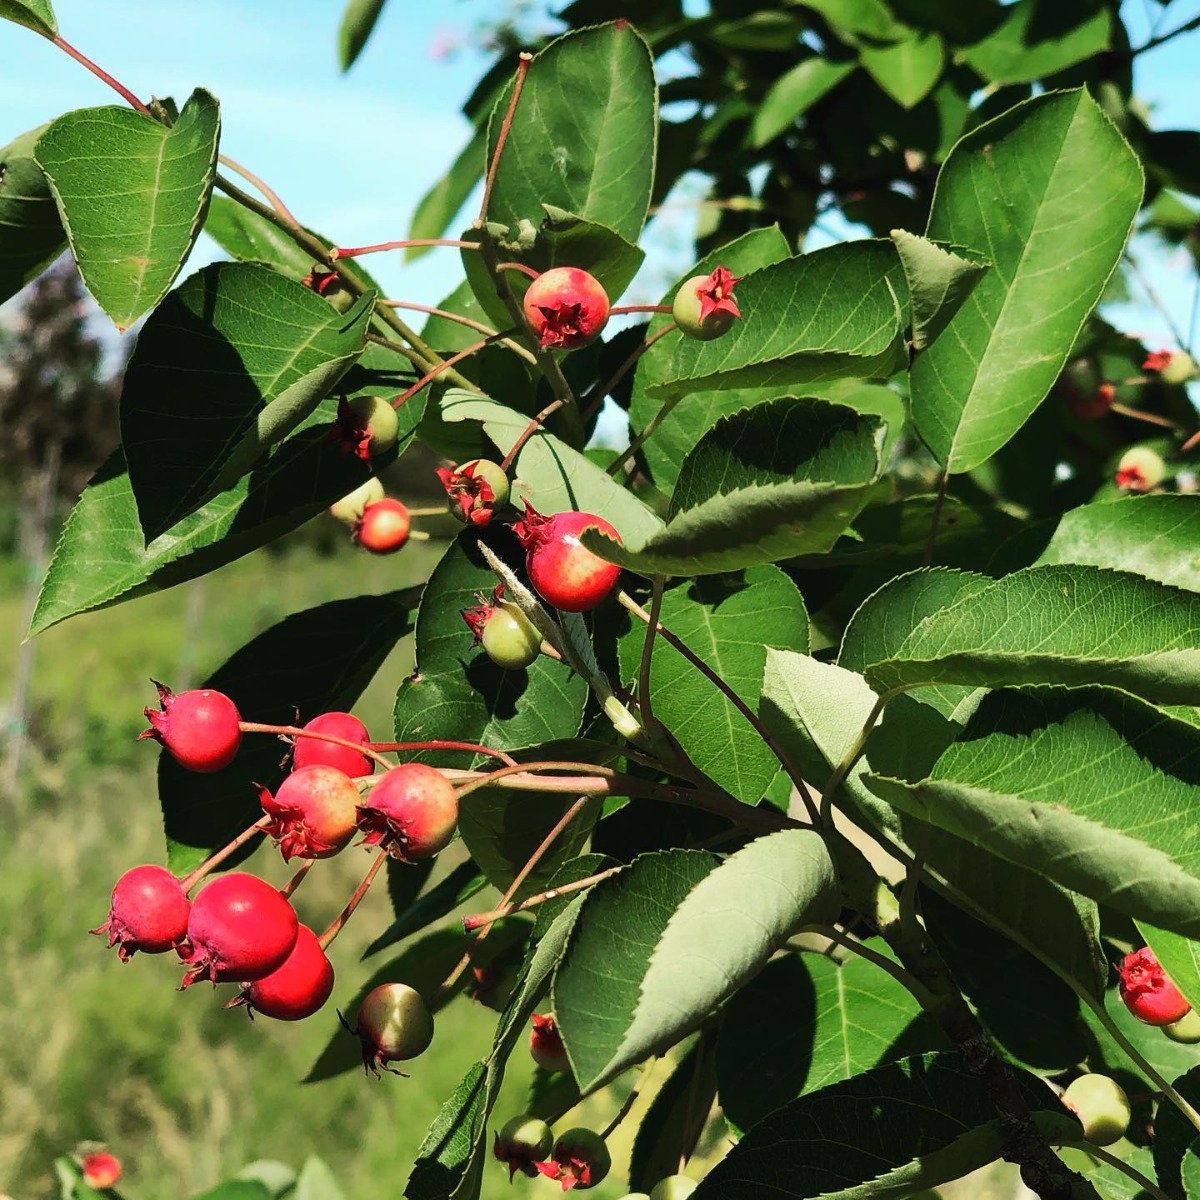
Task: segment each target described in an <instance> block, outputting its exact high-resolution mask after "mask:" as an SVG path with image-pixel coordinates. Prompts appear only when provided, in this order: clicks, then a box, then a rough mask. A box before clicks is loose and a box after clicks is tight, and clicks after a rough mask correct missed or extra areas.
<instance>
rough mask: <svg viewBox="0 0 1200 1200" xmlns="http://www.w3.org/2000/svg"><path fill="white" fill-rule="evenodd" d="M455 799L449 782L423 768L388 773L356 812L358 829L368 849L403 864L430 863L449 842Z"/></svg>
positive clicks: (405, 766) (418, 765)
mask: <svg viewBox="0 0 1200 1200" xmlns="http://www.w3.org/2000/svg"><path fill="white" fill-rule="evenodd" d="M457 824H458V797H457V795H456V794H455V791H454V788H453V786H452V785H451V783H450V781H449V780H448V779H447V778H446V777H445V775H443V774H442V773H441V771H436V770H434V768H433V767H427V766H426V765H425V764H424V763H402V764H401V765H400V766H398V767H393V768H392V769H391V770H390V771H387V772H386V773H385V774H384V775H383V776H382V777H381V778H380V780H379V782H378V783H377V784H375V786H374V787H373V788H371V790H370V792H368V793H367V797H366V799H365V800H364V801H363V803H362V804H360V805H359V807H358V827H359V829H361V830H362V831H363V833H365V834H366V835H367V836H366V838H365V839H364V840H365V842H366V844H367V845H368V846H379V847H381V848H382V849H384V850H386V851H387V852H388V854H390V855H391V856H392V857H393V858H398V859H400V860H401V861H402V862H416V861H418V860H420V859H423V858H432V857H433V856H434V855H435V854H437V853H438V852H439V851H441V850H444V849H445V848H446V847H447V846H448V845H449V844H450V841H451V839H452V838H453V837H454V831H455V828H456V827H457Z"/></svg>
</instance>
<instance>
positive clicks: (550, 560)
mask: <svg viewBox="0 0 1200 1200" xmlns="http://www.w3.org/2000/svg"><path fill="white" fill-rule="evenodd" d="M593 527H594V528H597V529H599V530H600V532H601V533H603V534H606V535H607V536H608V537H610V538H612V539H613V541H615V542H616V543H617V544H618V545H619V544H620V542H621V535H620V534H619V533H617V531H616V530H615V529H614V528H613V527H612V526H611V525H610V524H609V523H608V522H607V521H606V520H604V518H603V517H597V516H594V515H593V514H592V513H584V512H562V513H555V515H554V516H552V517H544V516H542V514H541V513H540V512H538V511H537V509H535V508H534V507H533V505H532V504H530V503H529V501H528V500H526V501H525V516H524V517H523V518H522V519H521V520H520V521H518V522H517V523H516V524H515V525H514V526H513V532H514V533H515V534H516V535H517V540H518V541H519V542H520V543H521V545H522V546H523V547H524V548H525V570H526V572H527V573H528V575H529V582H530V583H532V584H533V587H534V590H535V591H536V592H537V594H538V595H539V596H541V598H542V599H543V600H545V601H546V603H547V604H552V605H553V606H554V607H555V608H559V609H562V610H563V611H564V612H586V611H587V610H588V609H590V608H595V607H596V605H597V604H599V603H600V602H601V601H602V600H603V599H604V598H605V597H606V596H607V595H608V594H609V592H611V591H612V590H613V588H614V587H615V586H616V583H617V579H618V577H619V576H620V574H621V568H620V567H618V566H617V565H616V564H615V563H610V562H605V560H604V559H602V558H601V557H600V556H599V555H598V554H593V553H592V552H591V551H590V550H589V549H588V548H587V547H586V546H585V545H584V544H583V543H582V542H581V541H580V540H579V535H580V533H581V532H582V531H583V530H585V529H589V528H593Z"/></svg>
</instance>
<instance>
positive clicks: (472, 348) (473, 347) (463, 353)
mask: <svg viewBox="0 0 1200 1200" xmlns="http://www.w3.org/2000/svg"><path fill="white" fill-rule="evenodd" d="M516 332H517V331H516V330H515V329H505V330H502V331H501V332H500V333H493V334H490V335H489V336H488V337H485V338H481V339H480V340H479V341H477V342H472V343H471V344H470V345H469V346H468V347H467V348H466V349H465V350H460V351H459V352H458V353H457V354H452V355H451V356H450V357H449V358H448V359H446V360H445V362H441V363H439V364H438V365H437V366H436V367H434V368H433V370H432V371H429V372H427V373H426V374H425V375H422V376H421V378H420V379H418V380H417V382H416V383H414V384H413V385H412V387H410V388H409V389H408V390H407V391H404V392H401V393H400V395H399V396H397V397H396V398H395V400H393V401H392V407H393V408H399V407H400V405H402V404H403V403H404V402H405V400H409V399H411V398H412V397H413V396H415V395H416V394H417V393H418V392H419V391H420V390H421V389H422V388H423V387H424V386H425V385H426V384H427V383H430V382H432V381H433V380H434V379H436V378H437V377H438V376H439V375H440V374H441V373H442V372H443V371H446V370H448V369H449V368H450V367H452V366H454V364H455V363H456V362H461V361H462V360H463V359H464V358H469V357H470V356H471V355H472V354H475V353H477V352H478V351H480V350H482V349H483V348H484V347H485V346H490V345H491V344H492V343H493V342H499V341H502V340H503V339H504V338H508V337H512V335H513V334H514V333H516Z"/></svg>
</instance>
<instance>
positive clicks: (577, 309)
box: [522, 267, 609, 350]
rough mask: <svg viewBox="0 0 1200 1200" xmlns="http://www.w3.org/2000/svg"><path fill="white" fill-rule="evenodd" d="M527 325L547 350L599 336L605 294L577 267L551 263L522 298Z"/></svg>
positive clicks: (605, 311) (570, 347)
mask: <svg viewBox="0 0 1200 1200" xmlns="http://www.w3.org/2000/svg"><path fill="white" fill-rule="evenodd" d="M522 307H523V309H524V311H525V318H526V320H527V321H528V322H529V327H530V329H532V330H533V333H534V335H535V336H536V337H537V339H538V341H539V342H540V343H541V344H542V346H543V347H545V348H546V349H549V350H577V349H579V347H580V346H586V345H587V344H588V343H589V342H591V341H594V340H595V339H596V338H598V337H599V336H600V332H601V330H602V329H603V328H604V325H605V322H606V321H607V320H608V309H609V302H608V294H607V293H606V292H605V290H604V288H602V287H601V286H600V281H599V280H598V279H597V278H596V277H595V276H594V275H589V274H588V272H587V271H581V270H580V269H579V268H578V267H553V268H552V269H551V270H549V271H543V272H542V273H541V274H540V275H539V276H538V277H537V278H536V279H535V280H534V281H533V282H532V283H531V284H530V285H529V288H528V290H527V291H526V293H525V298H524V300H523V302H522Z"/></svg>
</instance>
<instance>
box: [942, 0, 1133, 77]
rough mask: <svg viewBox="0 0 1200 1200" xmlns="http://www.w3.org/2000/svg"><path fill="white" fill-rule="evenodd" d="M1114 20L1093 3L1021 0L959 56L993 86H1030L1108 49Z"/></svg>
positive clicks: (1085, 1) (1082, 0) (1110, 43)
mask: <svg viewBox="0 0 1200 1200" xmlns="http://www.w3.org/2000/svg"><path fill="white" fill-rule="evenodd" d="M1112 22H1113V18H1112V16H1111V15H1110V14H1109V12H1108V10H1107V9H1106V8H1105V7H1104V5H1102V4H1097V3H1095V0H1019V3H1016V4H1013V5H1011V6H1010V7H1009V8H1008V9H1007V10H1006V15H1005V20H1004V21H1003V22H1002V23H1001V24H1000V25H999V26H998V27H997V28H996V29H995V30H994V31H993V32H991V33H990V34H989V35H988V36H987V37H985V38H984V39H983V40H982V41H980V42H976V43H975V45H973V46H967V47H965V48H964V49H962V50H960V51H959V52H958V53H959V57H960V58H961V59H962V60H963V61H964V62H965V63H966V64H967V65H968V66H970V67H973V68H974V69H975V70H976V71H978V72H979V74H980V75H982V76H983V77H984V79H986V80H988V81H990V82H991V83H1030V82H1032V81H1034V80H1038V79H1043V78H1044V77H1045V76H1047V75H1054V74H1056V73H1057V72H1059V71H1062V70H1064V69H1065V68H1066V67H1070V66H1074V65H1075V64H1076V63H1080V62H1083V60H1084V59H1087V58H1091V57H1092V56H1093V55H1094V54H1099V53H1101V52H1102V51H1104V50H1108V49H1109V48H1110V47H1111V45H1112Z"/></svg>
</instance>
